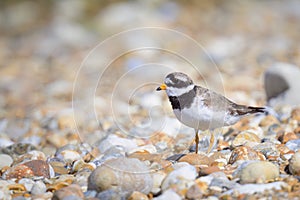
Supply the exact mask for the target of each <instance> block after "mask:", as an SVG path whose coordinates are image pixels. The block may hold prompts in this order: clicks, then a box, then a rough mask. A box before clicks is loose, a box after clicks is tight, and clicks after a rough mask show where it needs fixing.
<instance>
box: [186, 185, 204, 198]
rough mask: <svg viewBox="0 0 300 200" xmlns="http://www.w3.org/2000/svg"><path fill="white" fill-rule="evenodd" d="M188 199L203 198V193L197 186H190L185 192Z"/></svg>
mask: <svg viewBox="0 0 300 200" xmlns="http://www.w3.org/2000/svg"><path fill="white" fill-rule="evenodd" d="M186 197H187V198H188V199H201V198H202V197H203V191H202V190H201V188H200V187H199V185H198V184H194V185H192V186H191V187H190V188H189V189H188V191H187V192H186Z"/></svg>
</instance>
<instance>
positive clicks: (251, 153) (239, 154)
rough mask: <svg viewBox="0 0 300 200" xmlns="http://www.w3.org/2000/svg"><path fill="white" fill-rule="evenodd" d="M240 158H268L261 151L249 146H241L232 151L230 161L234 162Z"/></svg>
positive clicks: (230, 162)
mask: <svg viewBox="0 0 300 200" xmlns="http://www.w3.org/2000/svg"><path fill="white" fill-rule="evenodd" d="M238 160H266V158H265V156H264V155H263V154H262V153H261V152H258V151H255V150H253V149H252V148H250V147H248V146H241V147H237V148H235V149H234V150H233V151H232V153H231V156H230V158H229V162H228V163H229V164H233V163H235V162H236V161H238Z"/></svg>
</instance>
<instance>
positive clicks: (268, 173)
mask: <svg viewBox="0 0 300 200" xmlns="http://www.w3.org/2000/svg"><path fill="white" fill-rule="evenodd" d="M278 176H279V168H278V167H277V166H276V165H274V164H273V163H271V162H267V161H256V162H252V163H250V164H248V165H246V166H245V167H244V168H242V169H241V171H240V174H239V178H240V182H241V183H243V184H244V183H265V182H268V181H272V180H275V179H276V178H278Z"/></svg>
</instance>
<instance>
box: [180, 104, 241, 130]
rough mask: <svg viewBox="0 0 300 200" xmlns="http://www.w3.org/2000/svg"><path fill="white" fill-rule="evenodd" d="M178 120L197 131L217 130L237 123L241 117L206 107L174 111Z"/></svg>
mask: <svg viewBox="0 0 300 200" xmlns="http://www.w3.org/2000/svg"><path fill="white" fill-rule="evenodd" d="M174 114H175V115H176V117H177V119H178V120H179V121H181V122H182V123H183V124H185V125H186V126H189V127H192V128H194V129H197V130H203V131H204V130H207V129H215V128H220V127H223V126H228V125H232V124H234V123H236V122H237V121H238V119H239V117H233V116H230V115H229V114H228V113H227V112H224V111H218V112H216V111H215V112H213V111H212V110H209V109H208V108H207V107H204V106H202V105H201V106H197V108H195V107H193V108H188V109H182V110H181V111H180V110H179V109H175V110H174Z"/></svg>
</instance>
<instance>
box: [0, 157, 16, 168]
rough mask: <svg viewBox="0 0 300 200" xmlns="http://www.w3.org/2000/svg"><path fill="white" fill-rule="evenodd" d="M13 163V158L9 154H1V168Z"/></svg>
mask: <svg viewBox="0 0 300 200" xmlns="http://www.w3.org/2000/svg"><path fill="white" fill-rule="evenodd" d="M12 163H13V159H12V158H11V157H10V156H9V155H7V154H0V169H2V168H3V167H5V166H8V167H9V166H10V165H11V164H12Z"/></svg>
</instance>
